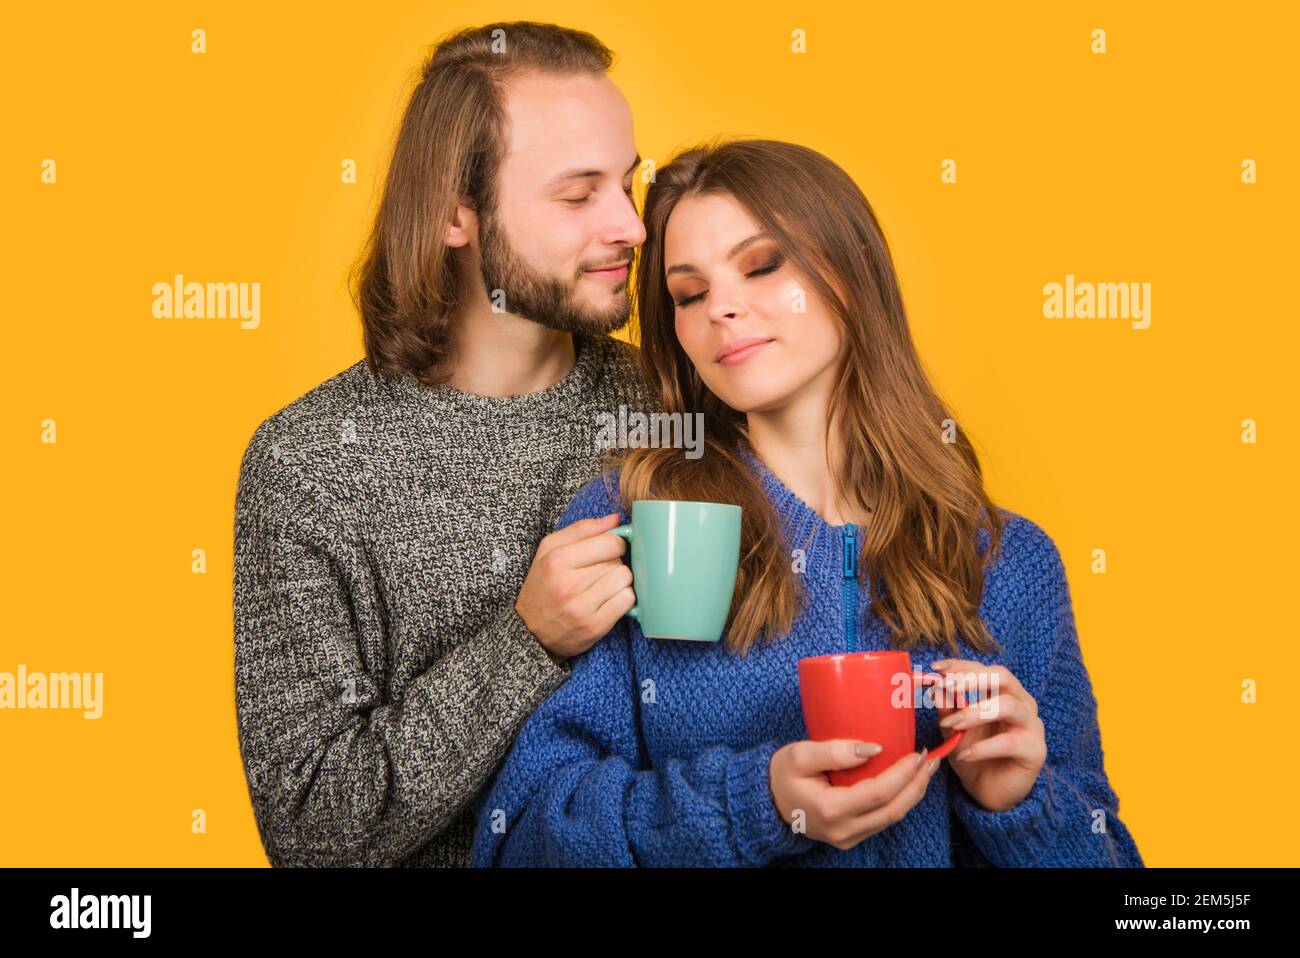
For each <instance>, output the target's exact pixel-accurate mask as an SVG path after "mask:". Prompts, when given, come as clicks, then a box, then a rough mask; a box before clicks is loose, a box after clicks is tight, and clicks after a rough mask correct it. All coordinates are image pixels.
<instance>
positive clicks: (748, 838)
mask: <svg viewBox="0 0 1300 958" xmlns="http://www.w3.org/2000/svg"><path fill="white" fill-rule="evenodd" d="M780 747H781V746H780V744H779V743H777V742H767V743H764V744H763V745H760V746H758V747H756V748H752V749H749V750H748V751H744V752H740V753H738V754H737V755H736V757H735V758H734V759H733V760H732V762H731V765H730V766H729V767H728V768H727V811H728V813H729V814H730V816H731V824H732V829H733V835H734V836H735V842H736V850H737V852H738V854H739V855H740V857H741V858H742V859H743V860H744V861H745V862H746V863H747V864H749V865H751V866H762V865H766V864H768V863H769V862H771V861H772V860H773V859H776V858H780V857H782V856H785V855H796V854H799V853H800V852H806V851H808V850H809V849H811V848H812V847H813V846H814V845H816V842H815V841H814V840H813V839H811V838H809V837H808V836H807V835H804V834H802V833H800V832H796V831H795V830H794V829H793V828H792V827H791V826H790V823H788V822H786V821H785V820H784V819H783V818H782V817H781V813H780V812H779V811H778V810H777V807H776V802H775V800H774V799H773V798H772V780H771V772H770V767H771V763H772V755H773V753H775V752H776V751H777V749H779V748H780Z"/></svg>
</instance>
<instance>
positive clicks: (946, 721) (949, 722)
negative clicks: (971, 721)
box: [939, 712, 963, 728]
mask: <svg viewBox="0 0 1300 958" xmlns="http://www.w3.org/2000/svg"><path fill="white" fill-rule="evenodd" d="M962 717H963V716H962V714H961V713H960V712H953V713H952V714H951V715H948V716H945V717H944V718H941V719H939V724H940V725H941V726H943V727H944V728H952V727H953V726H954V725H956V724H957V723H958V722H960V721H961V720H962Z"/></svg>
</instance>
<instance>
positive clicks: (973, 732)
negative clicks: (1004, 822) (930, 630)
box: [930, 659, 1047, 812]
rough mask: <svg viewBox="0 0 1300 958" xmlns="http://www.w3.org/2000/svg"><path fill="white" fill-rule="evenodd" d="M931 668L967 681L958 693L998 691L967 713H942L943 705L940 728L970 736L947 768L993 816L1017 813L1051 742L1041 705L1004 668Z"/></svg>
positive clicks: (959, 663)
mask: <svg viewBox="0 0 1300 958" xmlns="http://www.w3.org/2000/svg"><path fill="white" fill-rule="evenodd" d="M930 668H931V669H933V670H934V671H936V672H940V673H943V674H945V675H947V674H949V673H960V674H961V675H962V676H964V678H963V680H962V681H963V682H964V683H966V684H960V683H958V684H956V686H955V687H956V688H957V689H958V690H962V689H973V688H989V689H995V690H996V691H995V693H994V694H991V695H989V697H988V698H987V699H983V700H981V701H979V702H974V703H972V704H971V705H969V706H967V707H966V708H964V709H955V708H944V707H943V706H942V704H941V705H940V706H939V714H940V716H941V718H940V720H939V726H940V728H941V729H942V730H943V732H944V734H945V735H947V734H948V733H949V732H953V731H956V730H957V729H964V730H965V731H966V735H965V736H964V737H963V738H962V741H961V744H960V745H959V746H958V747H957V751H956V752H954V753H953V755H952V756H951V757H950V758H949V760H948V765H949V767H950V768H951V769H952V770H953V771H954V772H956V773H957V777H958V778H959V779H961V783H962V786H963V787H964V788H965V789H966V792H967V794H969V795H970V797H971V798H973V799H974V800H975V801H976V802H978V803H979V804H980V805H982V806H983V807H984V808H987V809H988V810H989V811H991V812H1002V811H1006V810H1007V809H1009V808H1013V807H1014V806H1015V805H1017V804H1018V803H1019V802H1020V801H1021V800H1022V799H1023V798H1024V797H1025V796H1026V795H1028V794H1029V790H1030V789H1032V788H1033V787H1034V782H1036V781H1037V780H1038V773H1039V770H1040V769H1042V767H1043V763H1044V762H1045V761H1047V738H1046V734H1045V730H1044V728H1043V722H1042V719H1040V718H1039V717H1038V703H1037V702H1036V701H1035V700H1034V697H1033V696H1032V695H1030V694H1029V692H1027V691H1026V690H1025V687H1024V686H1023V685H1021V684H1020V680H1019V679H1017V678H1016V677H1015V676H1014V675H1012V674H1011V671H1010V669H1008V668H1006V667H1005V666H1002V665H984V664H983V663H981V662H972V661H970V660H969V659H939V660H938V661H937V662H931V663H930ZM981 676H983V678H981ZM994 676H996V678H994ZM994 682H996V683H997V684H996V685H994V684H993V683H994ZM980 683H987V684H980ZM936 688H939V686H936Z"/></svg>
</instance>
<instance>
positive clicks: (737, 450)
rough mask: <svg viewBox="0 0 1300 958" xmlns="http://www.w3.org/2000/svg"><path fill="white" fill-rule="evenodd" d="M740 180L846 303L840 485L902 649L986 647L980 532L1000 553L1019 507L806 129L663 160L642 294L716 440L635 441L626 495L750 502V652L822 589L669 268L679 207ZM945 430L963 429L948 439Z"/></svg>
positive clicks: (672, 376)
mask: <svg viewBox="0 0 1300 958" xmlns="http://www.w3.org/2000/svg"><path fill="white" fill-rule="evenodd" d="M708 194H726V195H729V196H730V197H732V198H733V199H735V200H736V201H737V202H738V203H739V204H740V205H741V206H743V207H744V208H745V209H746V210H747V211H748V212H749V214H750V215H751V216H752V217H753V219H754V220H756V221H757V222H758V223H760V224H761V226H762V227H763V228H764V229H765V230H766V231H767V232H768V233H769V234H770V235H771V236H772V237H773V238H774V240H775V242H776V243H777V245H778V247H779V248H780V249H781V251H782V252H783V253H784V255H785V257H786V258H787V261H789V262H792V263H793V264H794V265H795V267H796V269H797V271H798V273H799V274H800V275H801V276H802V278H803V279H804V280H805V281H806V282H807V283H808V284H810V285H811V287H812V289H813V290H814V291H815V292H816V294H817V295H819V296H820V297H821V299H822V301H823V302H825V303H826V304H827V306H828V308H829V309H831V310H832V311H833V313H834V314H835V316H836V317H837V318H838V319H839V321H840V324H841V326H842V328H843V332H844V336H845V342H846V344H847V345H846V355H845V357H844V361H843V363H842V364H841V370H840V378H839V380H838V382H837V384H836V387H835V390H834V394H833V398H832V402H831V414H830V416H829V418H828V421H827V449H828V454H829V450H830V448H831V442H830V437H831V433H832V431H835V432H836V433H837V435H838V439H839V444H840V449H841V450H842V458H843V462H842V465H841V474H840V475H838V476H833V477H832V478H833V479H834V481H835V482H836V485H837V488H839V489H840V490H841V495H842V496H845V497H847V498H848V499H849V500H850V501H854V502H857V503H859V504H861V506H862V507H863V508H864V509H865V508H868V503H871V502H872V499H873V498H874V506H873V507H870V508H871V521H870V523H868V525H867V529H866V533H865V535H864V537H863V541H862V546H861V552H860V554H859V563H858V568H859V570H860V572H859V577H860V579H861V577H862V576H866V577H867V580H868V582H869V584H870V587H871V595H872V602H873V606H874V609H875V611H876V613H877V614H878V615H879V616H880V617H881V618H882V619H883V621H884V622H885V623H886V624H887V625H888V626H889V628H890V630H891V632H892V636H891V643H892V644H893V645H894V647H896V648H905V649H912V648H915V647H918V646H921V645H928V646H934V647H943V646H944V645H945V644H946V646H947V647H948V648H949V649H951V650H952V652H953V653H954V654H955V653H956V652H957V651H958V649H957V642H956V638H957V636H958V635H959V634H960V635H962V636H964V637H965V638H966V640H967V641H968V642H969V643H970V644H971V645H972V646H974V647H975V648H977V649H979V650H980V651H984V652H988V651H992V650H993V649H995V648H996V647H997V646H998V643H997V640H996V639H995V638H994V637H993V636H992V635H991V634H990V633H989V631H988V629H987V627H986V626H985V625H984V623H983V621H982V620H981V619H980V616H979V607H980V603H981V601H982V595H983V584H984V565H983V564H982V560H981V556H980V553H979V551H978V545H977V542H976V531H977V530H978V529H979V528H980V527H984V528H987V529H988V530H989V533H990V541H989V548H988V549H987V551H986V552H985V555H984V559H983V563H988V564H991V563H992V562H993V560H994V559H995V558H996V556H997V553H998V550H999V548H1000V545H1001V536H1002V529H1003V526H1004V520H1003V519H1002V517H1001V516H1000V515H999V514H998V510H997V508H996V507H995V506H994V504H993V502H992V500H991V499H990V498H989V496H988V495H987V493H986V492H985V491H984V486H983V479H982V474H981V470H980V464H979V459H978V457H977V456H976V454H975V450H974V449H973V448H972V446H971V443H970V441H969V440H968V438H967V436H966V433H965V432H964V431H963V430H962V429H961V427H960V426H958V425H957V424H956V420H955V417H953V416H952V415H951V414H950V413H949V412H948V410H947V409H946V408H945V407H944V405H943V403H942V402H941V401H940V399H939V397H938V396H937V395H936V393H935V390H934V389H933V387H932V386H931V385H930V382H929V380H928V379H927V377H926V374H925V372H924V370H923V368H922V365H921V361H920V358H919V357H918V355H917V352H916V347H915V345H914V344H913V342H912V339H911V334H910V332H909V330H908V325H907V317H906V314H905V312H904V309H903V300H902V295H901V293H900V291H899V286H898V280H897V277H896V276H895V273H894V267H893V262H892V258H891V256H890V253H889V247H888V245H887V243H886V241H885V237H884V234H883V233H882V231H881V229H880V225H879V224H878V223H877V222H876V217H875V214H874V213H873V212H872V209H871V206H870V204H869V203H868V202H867V199H866V197H865V196H863V195H862V191H861V190H860V189H859V188H858V186H857V184H856V183H854V182H853V179H852V178H851V177H850V176H849V175H848V174H847V173H845V172H844V171H843V170H842V169H840V167H839V166H837V165H836V164H835V163H833V162H832V161H831V160H829V159H827V158H826V157H825V156H823V155H822V154H820V153H818V152H816V151H814V150H811V149H808V148H806V147H803V146H798V145H796V144H793V143H782V142H778V141H773V140H760V139H752V140H751V139H736V140H730V141H726V142H721V141H714V142H712V143H709V144H705V145H703V146H699V147H696V148H693V149H689V150H686V151H684V152H682V153H679V154H678V155H677V156H675V157H673V159H672V160H671V161H670V162H669V163H668V164H667V165H666V166H664V167H662V168H660V169H659V170H657V171H656V173H655V177H654V180H653V181H652V183H651V184H650V188H649V190H648V192H647V194H646V201H645V213H644V219H645V226H646V234H647V238H646V242H645V244H644V246H643V247H642V249H641V256H640V264H639V268H638V271H637V280H636V296H637V305H638V310H639V319H640V332H641V364H642V368H643V371H644V374H645V377H646V381H647V383H648V384H649V386H650V390H651V395H652V396H653V395H658V397H659V400H660V403H661V408H662V410H663V411H664V412H669V413H672V412H681V413H684V414H695V413H702V414H703V416H704V420H703V421H704V426H705V448H704V454H703V455H701V456H699V457H698V458H696V459H688V458H686V457H684V456H683V455H682V453H681V450H679V449H672V448H648V447H640V448H632V449H629V450H626V451H624V452H622V453H621V454H620V459H621V466H622V471H621V474H620V480H619V490H618V492H619V496H620V497H621V500H622V504H623V507H624V509H628V508H630V506H631V503H632V502H633V501H634V500H636V499H650V498H659V499H688V500H702V501H711V502H734V503H736V504H738V505H740V506H741V508H742V509H743V510H744V511H743V517H744V518H743V523H742V532H741V565H740V572H739V576H738V578H737V582H736V591H735V597H734V598H733V601H732V607H731V611H730V614H729V616H728V623H727V636H726V645H727V647H728V648H729V649H730V650H732V651H734V652H736V653H738V654H740V655H742V656H743V655H745V654H746V653H747V652H748V650H749V648H750V647H751V646H752V645H753V643H754V642H755V641H756V640H757V638H758V637H759V636H760V634H762V635H765V636H766V639H767V641H774V640H775V639H776V638H777V637H778V636H779V635H781V634H785V633H787V632H788V631H789V630H790V629H791V627H792V625H793V621H794V618H795V616H796V615H797V614H798V611H799V607H800V605H801V603H802V601H803V599H804V597H805V596H806V593H804V592H803V583H802V581H801V579H800V577H799V576H798V575H797V574H796V573H795V572H794V570H793V563H792V561H791V556H790V555H789V552H788V546H787V544H785V543H784V542H783V541H782V536H781V533H780V527H779V525H778V517H777V515H776V511H775V509H774V507H773V506H772V503H771V502H770V501H769V500H768V498H767V496H766V495H765V494H764V492H763V489H762V486H761V484H760V483H759V482H758V481H757V479H756V478H755V477H754V475H753V474H752V473H751V472H750V470H749V469H748V468H747V466H746V464H745V462H744V456H745V454H746V452H747V451H752V447H751V446H750V445H749V436H748V423H747V419H746V417H745V414H744V413H741V412H737V411H736V410H734V409H731V408H729V407H728V406H726V404H724V403H723V402H722V401H721V400H720V399H718V398H717V397H716V396H714V395H713V394H712V393H711V392H710V391H709V390H708V389H707V388H706V387H705V386H704V384H703V382H702V381H701V379H700V377H699V375H698V373H697V372H696V371H695V367H694V366H693V364H692V363H691V361H690V359H689V358H688V357H687V356H686V354H685V352H684V351H683V350H682V348H681V345H680V344H679V343H678V341H677V335H676V332H675V329H674V315H673V314H674V307H673V302H672V298H671V296H670V294H669V292H668V286H667V284H666V283H665V281H664V249H663V243H664V233H665V230H666V227H667V223H668V216H669V214H670V213H672V211H673V208H674V207H675V206H676V205H677V203H678V202H679V201H680V200H681V199H682V198H683V197H686V196H692V195H708ZM945 437H947V438H948V441H944V440H945Z"/></svg>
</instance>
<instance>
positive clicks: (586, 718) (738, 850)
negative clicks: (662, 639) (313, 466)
mask: <svg viewBox="0 0 1300 958" xmlns="http://www.w3.org/2000/svg"><path fill="white" fill-rule="evenodd" d="M599 482H600V480H596V483H593V484H592V485H589V486H588V487H587V488H585V489H584V490H583V491H582V492H581V493H580V494H579V496H578V498H577V499H575V500H574V502H573V503H572V504H571V505H570V507H569V510H568V512H566V514H565V517H564V518H563V519H562V520H561V522H560V527H561V528H562V527H563V526H565V525H568V524H569V523H571V522H575V521H577V520H578V519H582V518H587V517H590V516H598V515H604V514H608V513H609V512H612V511H615V510H616V509H617V507H616V506H614V505H613V504H612V503H611V502H610V501H609V499H608V498H606V496H605V494H604V493H603V492H600V491H599V488H598V485H597V484H598V483H599ZM630 644H631V639H630V629H629V626H628V624H627V620H626V619H623V620H620V621H619V622H618V623H617V624H616V625H615V626H614V628H613V629H612V630H611V631H610V632H609V633H608V634H607V635H605V636H604V637H603V638H601V639H600V640H599V641H598V642H596V644H595V645H593V646H592V647H591V648H590V649H589V650H588V651H587V652H586V653H584V654H583V655H581V656H578V657H577V658H576V659H574V661H573V671H572V675H571V677H570V678H569V680H568V681H567V682H565V683H564V685H563V686H562V687H561V688H560V689H559V690H558V691H557V692H555V693H554V694H553V695H552V696H551V697H550V698H548V699H547V700H546V701H545V702H543V703H542V705H541V706H540V707H539V708H538V709H537V711H536V712H534V713H533V715H532V717H531V718H529V720H528V722H527V723H526V724H525V725H524V727H523V730H522V731H521V732H520V734H519V738H518V739H517V740H516V742H515V744H514V747H513V749H512V751H511V753H510V755H509V757H508V758H507V759H506V762H505V764H504V765H503V767H502V769H501V772H500V774H499V775H498V776H497V778H496V781H495V782H494V783H493V785H492V787H491V791H490V793H489V794H488V795H487V797H486V799H485V801H484V802H483V804H482V806H481V807H480V808H479V817H478V822H477V827H476V830H475V838H474V849H473V864H474V865H475V866H476V867H491V866H600V867H633V866H649V867H656V866H758V865H765V864H768V863H769V862H771V861H773V860H775V859H777V858H779V857H781V856H786V855H792V854H796V853H799V852H803V851H807V850H808V849H809V848H811V847H813V846H814V845H815V844H816V843H815V842H814V841H813V840H812V839H810V838H808V837H806V836H805V835H803V834H801V833H798V832H795V831H794V830H793V829H792V828H791V827H790V825H788V824H787V823H786V822H785V821H784V820H783V819H782V818H781V815H780V813H779V812H778V811H777V809H776V806H775V804H774V802H773V798H772V792H771V786H770V784H769V772H768V768H769V763H770V762H771V758H772V754H773V753H774V752H775V751H776V750H777V749H778V748H780V747H781V745H782V744H783V743H779V742H776V741H768V742H763V743H761V744H758V745H755V746H753V747H751V748H747V749H741V750H733V749H730V748H727V747H724V746H720V745H718V746H712V747H709V748H705V749H702V750H700V751H698V752H697V753H695V754H694V755H690V756H683V757H679V758H670V759H667V760H666V761H663V762H661V763H659V764H658V765H657V766H655V767H650V765H649V763H648V757H647V752H646V748H645V745H644V742H643V740H642V737H641V734H640V724H639V711H640V701H641V690H640V688H639V687H638V686H637V684H636V679H635V676H634V673H633V663H632V655H631V651H630Z"/></svg>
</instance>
